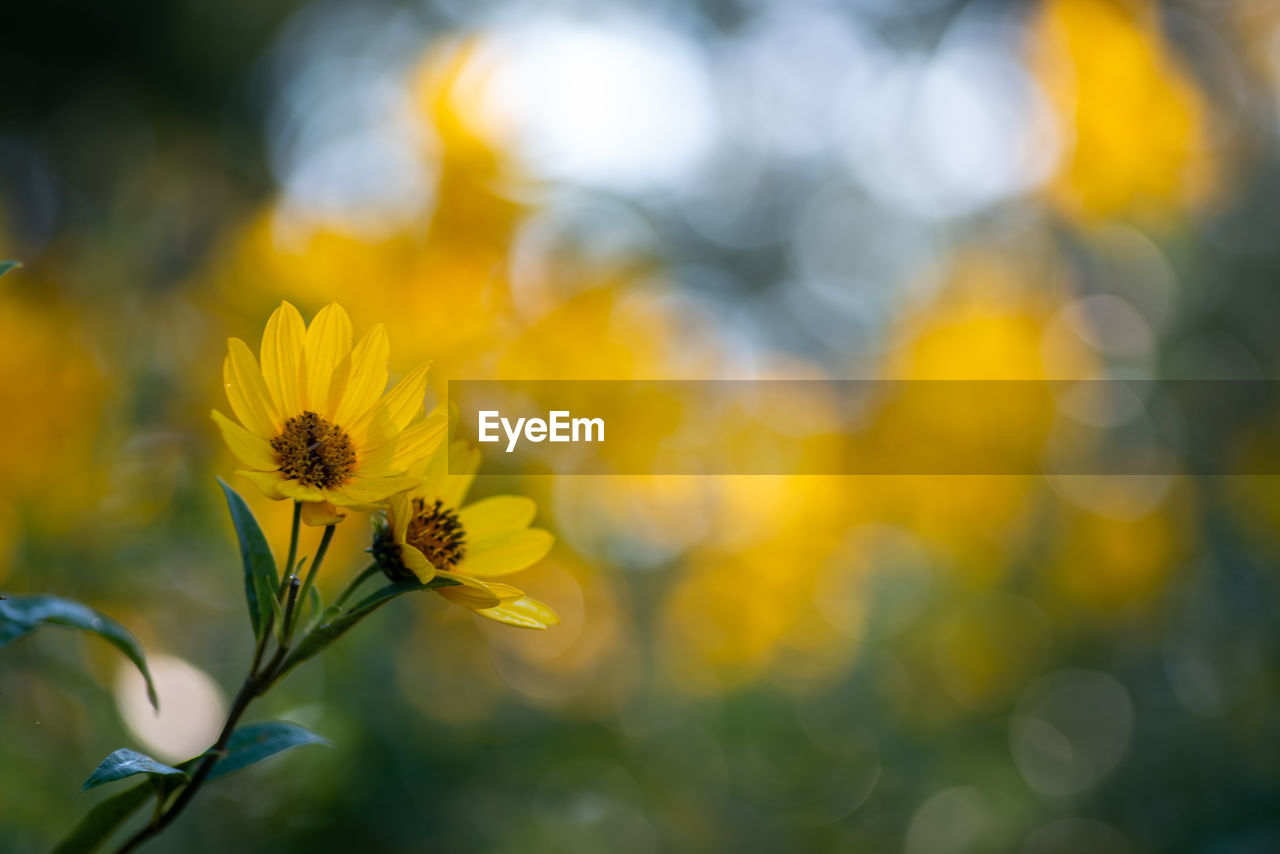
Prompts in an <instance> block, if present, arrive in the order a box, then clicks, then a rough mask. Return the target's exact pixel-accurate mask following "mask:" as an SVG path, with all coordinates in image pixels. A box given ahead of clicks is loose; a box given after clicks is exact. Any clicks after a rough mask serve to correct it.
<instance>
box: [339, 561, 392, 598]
mask: <svg viewBox="0 0 1280 854" xmlns="http://www.w3.org/2000/svg"><path fill="white" fill-rule="evenodd" d="M381 571H382V570H380V569H378V565H377V564H376V563H371V564H369V565H368V566H366V567H365V568H364V569H363V570H362V571H361V573H360V574H359V575H357V576H356V577H355V578H353V579H352V580H351V583H350V584H348V585H347V589H346V590H343V591H342V595H341V596H339V597H338V600H337V601H336V602H334V603H333V604H334V605H335V606H338V607H341V606H342V604H343V603H345V602H346V601H347V600H348V599H350V598H351V594H353V593H355V592H356V591H357V590H359V589H360V585H361V584H364V583H365V582H366V581H368V580H369V579H370V578H372V577H373V576H375V575H377V574H378V573H379V572H381Z"/></svg>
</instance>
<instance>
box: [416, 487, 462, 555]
mask: <svg viewBox="0 0 1280 854" xmlns="http://www.w3.org/2000/svg"><path fill="white" fill-rule="evenodd" d="M405 541H406V542H407V543H408V544H409V545H411V546H413V547H414V548H416V549H417V550H418V551H420V552H422V556H423V557H425V558H426V559H427V560H429V561H430V562H431V565H432V566H434V567H435V568H436V569H443V570H450V569H453V568H454V567H455V566H457V565H458V564H459V563H461V562H462V559H463V558H464V557H465V556H466V553H467V538H466V531H464V530H463V528H462V522H460V521H459V520H458V514H457V513H455V512H454V511H453V510H451V509H449V508H448V507H446V506H444V503H443V502H441V501H440V499H438V498H437V499H436V500H435V503H434V504H432V505H430V506H428V505H427V504H426V502H424V501H423V500H422V499H421V498H419V499H416V500H415V501H414V502H413V520H412V521H411V522H409V530H408V533H407V534H406V536H405Z"/></svg>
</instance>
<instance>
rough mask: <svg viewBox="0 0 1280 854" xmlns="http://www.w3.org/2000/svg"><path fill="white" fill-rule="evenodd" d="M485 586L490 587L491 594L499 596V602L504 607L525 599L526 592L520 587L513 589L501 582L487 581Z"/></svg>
mask: <svg viewBox="0 0 1280 854" xmlns="http://www.w3.org/2000/svg"><path fill="white" fill-rule="evenodd" d="M484 586H485V587H488V588H489V592H490V593H492V594H493V595H494V596H497V597H498V601H499V602H501V603H502V604H503V605H505V604H507V603H508V602H515V601H516V600H517V599H523V598H524V591H523V590H521V589H520V588H519V587H512V586H511V585H510V584H503V583H502V582H501V581H486V582H485V583H484Z"/></svg>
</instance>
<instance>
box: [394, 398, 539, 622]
mask: <svg viewBox="0 0 1280 854" xmlns="http://www.w3.org/2000/svg"><path fill="white" fill-rule="evenodd" d="M436 414H437V413H432V417H435V415H436ZM479 464H480V452H479V451H478V450H476V449H475V448H474V447H473V446H470V445H468V444H467V443H466V442H461V441H459V442H454V443H453V444H452V445H451V446H447V447H446V446H442V447H440V448H439V449H438V450H437V451H436V453H435V454H434V455H432V457H431V458H430V459H428V460H423V461H422V462H419V463H417V464H415V465H414V467H413V469H412V470H411V474H417V475H420V476H421V478H422V480H421V483H420V485H419V486H417V487H416V488H414V489H412V490H411V491H409V492H405V493H400V494H398V495H394V496H392V497H391V498H390V499H389V500H388V502H387V520H386V524H383V525H378V526H377V528H376V530H375V533H374V542H373V554H374V559H375V560H376V561H377V562H378V566H379V567H381V569H382V571H383V572H384V573H385V574H386V575H387V577H389V578H391V579H392V580H394V581H408V580H417V581H419V582H422V583H424V584H425V583H426V582H428V581H430V580H432V579H433V578H437V577H439V578H448V579H450V580H452V581H455V582H457V584H456V585H454V586H449V587H438V588H436V592H437V593H439V594H440V595H441V596H443V597H444V598H446V599H448V600H449V601H450V602H453V603H454V604H456V605H461V606H463V607H464V608H470V609H471V610H472V611H474V612H475V613H477V614H479V615H480V616H482V617H487V618H489V619H490V620H497V621H498V622H500V623H506V624H507V625H509V626H519V627H521V628H526V629H545V628H547V627H548V626H554V625H557V624H558V623H559V622H560V618H559V617H558V616H556V613H555V612H554V611H552V610H551V609H550V608H549V607H547V606H546V605H545V604H543V603H542V602H539V601H538V600H537V599H532V598H530V597H528V596H525V595H524V591H523V590H520V589H519V588H516V587H512V586H511V585H510V584H504V583H502V582H499V581H493V580H492V579H494V578H499V577H502V576H506V575H510V574H511V573H514V572H519V571H520V570H522V569H524V568H525V567H527V566H529V565H531V564H533V563H536V562H537V561H539V560H541V559H542V558H543V556H544V555H546V553H547V552H548V551H549V550H550V549H551V543H552V537H551V535H550V534H549V533H547V532H546V531H543V530H541V529H539V528H530V527H529V523H530V522H532V521H533V516H534V514H535V513H536V512H537V507H536V505H535V504H534V503H533V501H532V499H529V498H525V497H523V496H515V495H497V496H494V497H492V498H485V499H482V500H480V501H476V502H474V503H472V504H468V505H467V506H465V507H462V506H461V505H462V499H463V497H464V496H465V495H466V492H467V488H468V487H469V486H470V485H471V481H472V479H473V478H474V477H475V472H476V469H477V468H478V467H479ZM450 470H452V472H453V474H450V473H449V472H450ZM459 508H461V509H459Z"/></svg>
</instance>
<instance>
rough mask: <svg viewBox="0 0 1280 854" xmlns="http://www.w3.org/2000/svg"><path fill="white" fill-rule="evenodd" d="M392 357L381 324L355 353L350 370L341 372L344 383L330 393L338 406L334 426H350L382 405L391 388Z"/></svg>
mask: <svg viewBox="0 0 1280 854" xmlns="http://www.w3.org/2000/svg"><path fill="white" fill-rule="evenodd" d="M390 353H391V342H390V341H389V340H388V338H387V328H386V327H385V326H383V325H382V324H381V323H379V324H378V325H377V326H375V327H373V328H372V329H370V330H369V331H368V333H366V334H365V336H364V337H363V338H361V339H360V343H359V344H357V345H356V348H355V349H354V350H352V351H351V358H350V367H349V370H348V371H347V372H345V373H344V372H343V371H342V370H341V368H339V370H338V376H339V378H342V380H343V381H342V382H341V383H340V384H339V385H338V386H336V387H335V388H334V390H333V391H332V392H330V398H331V399H333V400H334V403H335V405H334V408H333V420H334V423H336V424H350V423H351V422H352V421H354V420H355V419H356V418H357V417H358V416H360V415H363V414H364V413H365V412H367V411H368V410H370V409H372V408H373V405H374V404H376V403H377V402H378V398H379V397H380V396H381V395H382V392H383V391H384V390H385V389H386V387H387V357H388V356H389V355H390ZM335 395H337V396H336V397H335Z"/></svg>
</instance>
